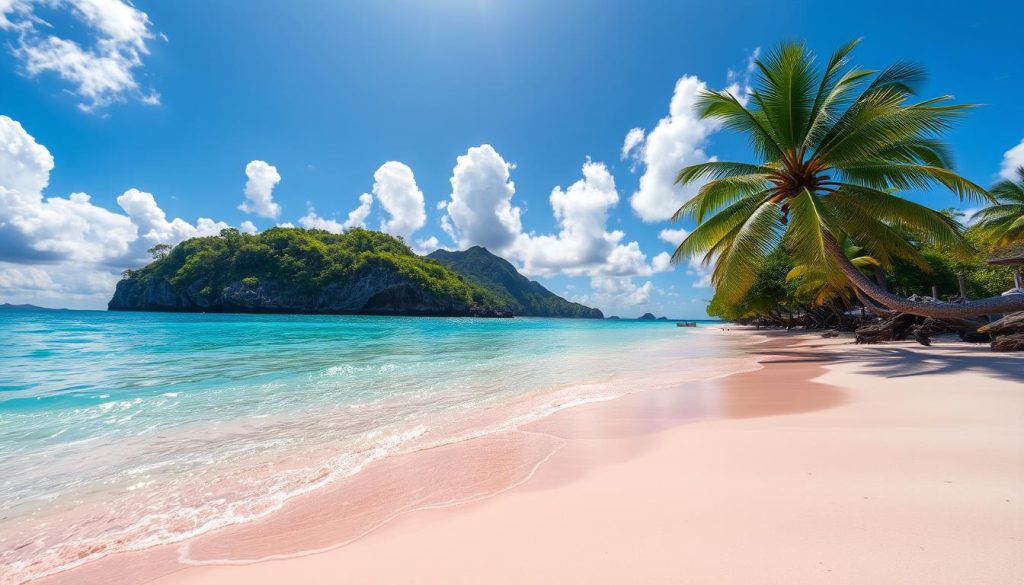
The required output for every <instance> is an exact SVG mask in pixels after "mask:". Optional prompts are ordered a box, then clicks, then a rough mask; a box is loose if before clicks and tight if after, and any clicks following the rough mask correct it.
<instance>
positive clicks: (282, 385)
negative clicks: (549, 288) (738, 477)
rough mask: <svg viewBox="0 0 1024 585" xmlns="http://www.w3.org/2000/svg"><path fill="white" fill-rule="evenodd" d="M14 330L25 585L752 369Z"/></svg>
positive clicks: (705, 353)
mask: <svg viewBox="0 0 1024 585" xmlns="http://www.w3.org/2000/svg"><path fill="white" fill-rule="evenodd" d="M0 331H3V332H4V333H3V337H4V343H2V344H0V371H3V372H4V374H3V377H2V378H0V469H2V470H5V472H4V473H3V474H2V477H3V479H0V502H3V504H0V562H2V566H3V567H5V569H3V571H11V573H10V575H9V576H10V577H11V578H12V579H15V580H23V579H25V578H31V577H37V576H41V575H44V574H48V573H52V572H55V571H57V570H61V569H63V568H67V567H68V566H70V565H72V564H80V563H82V562H86V561H88V560H92V559H94V558H99V557H100V556H104V555H106V554H110V553H111V552H116V551H119V550H138V549H140V548H146V547H149V546H154V545H157V544H163V543H167V542H174V541H180V540H183V539H185V538H188V537H190V536H194V535H196V534H200V533H203V532H206V531H209V530H212V529H215V528H218V527H221V526H226V525H229V524H233V523H237V522H245V521H249V520H252V519H255V518H259V517H262V516H265V515H266V514H268V513H270V512H272V511H274V510H276V509H278V508H280V506H281V505H283V503H284V502H285V501H287V500H288V499H289V498H291V497H294V496H296V495H298V494H301V493H307V492H309V491H311V490H315V489H317V488H319V487H321V486H323V485H325V484H327V483H330V482H331V481H333V480H336V479H338V478H341V477H346V476H349V475H351V474H353V473H357V472H358V471H359V470H360V469H362V468H363V467H364V466H365V465H366V464H367V463H369V462H371V461H374V460H377V459H380V458H382V457H386V456H388V455H391V454H395V453H401V452H408V451H409V450H416V449H421V448H425V447H427V446H431V445H438V444H445V443H448V442H452V441H457V440H464V439H465V438H468V437H471V436H480V435H481V434H486V433H491V432H495V431H496V430H500V429H507V428H512V427H514V426H516V425H519V424H522V423H524V422H527V421H529V420H533V419H535V418H538V417H541V416H545V415H546V414H548V413H550V412H553V411H555V410H559V409H561V408H566V407H569V406H572V405H574V404H580V403H585V402H589V401H593V400H605V399H610V398H614V397H616V396H619V395H622V394H625V393H629V392H631V391H634V390H636V389H638V388H636V387H634V384H635V383H637V382H636V381H637V380H640V379H643V378H650V376H649V374H650V371H651V370H652V369H654V370H655V371H658V369H659V368H661V369H664V368H666V367H667V368H672V369H675V370H679V371H683V372H687V373H688V374H689V375H691V376H692V377H695V378H699V377H710V376H714V375H719V374H722V373H728V372H731V371H733V370H735V369H736V368H737V367H738V365H739V364H738V363H737V360H736V358H735V357H734V356H730V355H727V354H728V352H727V351H724V349H723V347H721V346H720V344H719V343H718V342H716V341H713V340H711V338H712V337H713V336H693V335H688V333H690V332H689V331H688V330H687V329H686V328H677V327H675V326H674V325H673V324H672V323H665V322H637V321H590V320H586V321H584V320H580V321H577V320H554V319H522V318H520V319H513V320H489V319H458V318H450V319H449V318H403V317H338V316H287V315H186V314H151V313H145V314H142V313H106V312H53V313H51V312H32V311H10V312H6V313H2V314H0ZM697 339H700V341H699V342H696V340H697ZM115 511H116V512H115ZM5 580H6V579H5Z"/></svg>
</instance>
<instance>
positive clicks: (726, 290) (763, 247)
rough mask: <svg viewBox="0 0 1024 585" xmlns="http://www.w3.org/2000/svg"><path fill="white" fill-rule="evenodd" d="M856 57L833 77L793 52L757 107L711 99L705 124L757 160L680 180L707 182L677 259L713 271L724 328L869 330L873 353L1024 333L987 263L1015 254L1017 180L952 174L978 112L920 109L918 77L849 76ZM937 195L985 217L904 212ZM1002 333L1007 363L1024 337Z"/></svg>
mask: <svg viewBox="0 0 1024 585" xmlns="http://www.w3.org/2000/svg"><path fill="white" fill-rule="evenodd" d="M857 43H858V41H853V42H850V43H848V44H846V45H844V46H842V47H840V48H838V49H837V50H836V51H834V52H833V53H832V54H831V55H830V57H829V58H828V59H827V61H825V62H824V63H819V61H818V60H817V57H816V56H815V55H814V54H813V53H812V52H811V51H810V50H808V49H807V47H805V46H804V45H802V44H799V43H784V44H782V45H780V46H779V47H778V48H777V49H775V50H773V51H771V52H769V53H767V54H766V55H765V56H764V57H762V58H760V59H758V60H757V61H756V63H755V66H756V69H755V74H756V81H755V83H754V89H753V90H751V91H750V92H749V94H747V95H735V94H733V93H731V92H729V91H720V92H716V91H710V90H706V91H704V92H703V93H702V95H701V96H700V99H699V101H698V106H697V107H698V110H699V114H700V115H701V116H702V117H704V118H710V119H715V120H718V121H719V122H720V123H722V124H723V125H724V126H725V127H726V128H727V129H731V130H734V131H737V132H740V133H742V134H744V135H745V136H746V137H747V139H748V143H749V145H750V147H751V150H752V152H753V155H754V161H753V162H727V161H710V162H706V163H702V164H697V165H692V166H689V167H686V168H684V169H682V170H681V171H680V172H679V175H678V177H677V183H679V184H683V185H685V184H688V183H693V182H697V181H706V182H704V183H703V185H702V186H701V187H700V189H699V191H698V192H697V194H696V195H695V196H694V197H693V198H692V199H691V200H689V201H688V202H687V203H685V204H684V205H683V206H682V207H681V208H680V209H679V210H678V211H677V213H676V214H675V216H674V219H676V220H678V219H682V218H693V219H695V220H696V222H697V224H698V225H697V228H696V229H694V230H693V232H691V233H690V234H689V235H688V236H687V237H686V238H685V239H684V240H683V242H682V243H681V244H680V245H679V247H678V248H677V249H676V251H675V254H674V255H673V259H674V260H675V261H677V262H679V261H683V260H686V259H689V258H693V257H697V258H700V259H701V260H702V261H703V262H704V263H705V264H706V265H710V266H711V267H712V282H713V284H714V286H715V295H714V298H713V299H711V303H710V306H709V313H711V314H713V315H716V316H720V317H722V318H725V319H730V320H740V321H747V322H754V323H758V324H766V325H780V326H787V327H792V326H794V325H801V326H806V327H819V328H826V327H833V328H846V327H849V328H853V327H856V326H857V325H862V326H863V331H864V333H863V335H862V336H859V337H860V338H861V339H863V340H865V341H876V340H880V339H886V338H898V337H900V336H905V335H906V334H907V333H908V332H916V335H917V337H918V339H919V340H921V341H922V342H923V343H927V342H928V338H929V335H930V334H934V333H939V332H943V331H952V330H956V331H960V332H961V333H962V334H963V335H964V336H965V337H972V332H974V333H975V334H976V333H977V332H978V330H979V329H980V330H982V333H985V332H986V329H988V330H992V329H993V326H992V325H989V324H988V321H989V318H990V317H991V316H998V315H1007V317H1005V319H1008V320H1010V321H1012V322H1017V321H1024V319H1021V318H1020V316H1019V315H1021V314H1022V313H1021V312H1024V291H1017V292H1011V293H1009V294H1002V292H1003V291H1005V290H1006V289H1007V288H1009V287H1010V286H1011V283H1013V275H1012V273H1011V270H1010V268H1007V267H1005V266H994V265H990V264H987V263H986V260H990V261H991V257H992V256H996V257H997V258H998V257H1001V258H1002V260H1001V263H1002V264H1012V262H1013V256H1014V255H1015V254H1018V255H1020V252H1019V248H1020V247H1021V241H1022V238H1024V169H1021V170H1020V171H1018V177H1017V179H1018V180H1016V181H1014V180H1006V181H1002V182H1000V183H999V184H997V185H995V186H993V187H991V189H987V188H985V187H982V186H980V185H978V184H976V183H974V182H972V181H970V180H969V179H966V178H964V177H962V176H960V175H959V174H957V173H956V172H955V171H954V167H953V157H952V153H951V151H950V148H949V147H948V145H947V144H946V143H945V142H944V141H943V140H942V136H943V135H944V134H945V133H946V132H947V131H948V130H949V129H950V128H951V127H952V125H953V124H954V123H955V122H956V121H957V120H959V119H960V118H962V117H963V116H964V115H965V114H966V113H967V112H968V111H969V110H970V109H971V108H972V107H973V106H972V105H970V104H958V103H954V102H953V101H952V98H951V97H950V96H938V97H934V98H919V97H917V93H918V89H919V88H920V86H921V85H922V83H923V81H924V79H925V72H924V71H923V70H922V69H921V68H920V67H918V66H916V65H913V64H909V63H897V64H895V65H892V66H890V67H888V68H886V69H883V70H871V69H862V68H859V67H857V66H855V65H852V64H851V62H850V55H851V53H852V51H853V50H854V48H855V47H856V45H857ZM931 188H940V189H943V190H947V191H949V192H951V193H952V194H953V195H955V196H956V197H958V198H959V199H960V200H961V201H964V202H971V203H974V204H984V205H987V206H988V207H986V208H985V209H984V210H982V211H981V212H980V213H979V214H978V218H977V219H978V222H977V223H976V224H974V225H972V226H970V227H967V226H965V225H964V223H963V222H962V221H961V218H960V217H959V216H958V214H957V213H955V212H953V211H949V210H947V211H939V210H935V209H931V208H929V207H926V206H924V205H920V204H918V203H915V202H913V201H911V200H909V199H907V198H905V197H903V193H906V192H908V191H910V190H923V189H931ZM1018 286H1019V284H1018ZM1015 313H1016V314H1017V315H1015ZM872 318H877V319H882V320H883V322H882V323H881V324H879V323H874V324H872V323H868V321H870V320H871V319H872ZM872 328H874V329H872ZM995 329H999V327H995ZM1008 334H1009V335H1010V336H1011V337H1012V338H1011V339H1009V343H1006V342H1004V343H1003V344H1002V345H1001V346H1000V349H1014V348H1017V349H1024V329H1022V330H1020V331H1016V330H1014V329H1013V328H1011V330H1010V331H1009V332H1008ZM994 348H995V346H994Z"/></svg>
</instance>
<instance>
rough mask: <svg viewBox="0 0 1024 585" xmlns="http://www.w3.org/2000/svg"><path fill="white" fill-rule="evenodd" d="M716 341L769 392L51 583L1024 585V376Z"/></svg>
mask: <svg viewBox="0 0 1024 585" xmlns="http://www.w3.org/2000/svg"><path fill="white" fill-rule="evenodd" d="M707 334H715V335H729V336H745V337H746V338H747V339H748V341H749V343H747V344H745V351H747V352H749V354H750V355H751V356H754V357H756V358H757V360H758V361H759V362H760V366H761V367H760V369H758V370H756V371H750V372H746V373H738V374H735V375H732V376H728V377H724V378H719V379H715V380H708V381H703V382H696V383H692V384H688V385H686V386H685V388H676V389H662V390H651V391H646V392H637V393H634V394H630V395H627V396H625V397H622V398H619V399H616V400H609V401H603V402H597V403H590V404H585V405H582V406H578V407H574V408H570V409H566V410H562V411H560V412H557V413H555V414H552V415H550V416H548V417H546V418H543V419H541V420H538V421H534V422H530V423H527V424H524V425H522V426H520V427H518V428H516V429H512V430H509V431H507V432H503V433H498V434H493V435H489V436H486V437H481V438H476V439H471V440H467V441H462V442H459V443H455V444H451V445H446V446H443V447H439V448H436V449H428V450H426V451H421V452H417V453H413V454H409V455H407V456H397V457H392V458H388V459H385V460H383V461H380V462H377V463H376V464H374V465H372V466H370V467H368V468H367V469H366V470H365V471H364V472H363V473H361V474H359V475H358V476H357V477H358V479H353V480H352V481H350V482H341V483H339V484H335V485H332V486H331V487H329V488H328V489H325V490H324V491H322V492H318V493H314V494H310V495H309V496H308V497H303V498H297V499H296V500H294V501H292V502H289V503H288V504H287V505H286V506H285V507H284V509H282V510H281V511H280V512H278V513H275V514H273V515H271V516H270V517H268V518H266V519H264V520H260V521H257V522H253V523H249V524H244V525H238V526H233V527H228V528H225V529H221V530H217V531H213V532H210V533H207V534H205V535H202V536H200V537H199V538H196V539H193V540H191V541H188V542H185V543H183V544H178V545H173V546H162V547H157V548H153V549H148V550H145V551H139V552H134V553H126V554H117V555H111V556H109V557H106V558H104V559H101V560H99V561H97V562H93V563H88V564H86V565H83V566H81V567H79V568H76V569H73V570H71V571H68V572H65V573H60V574H57V575H54V576H52V577H50V578H47V579H44V580H42V581H41V582H46V583H139V582H153V583H159V584H161V585H199V584H214V583H217V584H222V583H247V584H253V583H255V584H263V583H265V584H271V583H275V584H276V583H485V582H486V583H624V582H632V583H693V584H698V583H708V584H730V583H736V584H746V583H788V584H793V583H807V584H811V583H815V584H817V583H874V584H885V583H893V584H897V583H898V584H905V583H931V584H944V583H949V584H964V583H985V584H989V585H998V584H1004V583H1005V584H1007V585H1010V584H1018V583H1021V582H1024V498H1022V497H1021V494H1024V384H1022V381H1024V359H1022V358H1021V357H1020V356H1010V355H993V354H991V353H989V352H988V351H987V348H984V347H976V346H969V345H966V344H961V343H952V342H948V343H939V344H937V345H936V346H935V347H932V348H923V347H920V346H917V345H916V344H912V343H891V344H886V345H881V346H856V345H853V344H852V342H851V341H850V340H849V339H842V338H840V339H830V340H823V339H821V338H818V337H816V336H811V335H796V334H792V335H790V334H781V333H768V334H761V335H755V334H753V333H752V332H750V331H748V330H742V329H738V328H726V329H725V330H719V331H716V332H708V333H707ZM765 335H766V336H767V340H765V337H764V336H765Z"/></svg>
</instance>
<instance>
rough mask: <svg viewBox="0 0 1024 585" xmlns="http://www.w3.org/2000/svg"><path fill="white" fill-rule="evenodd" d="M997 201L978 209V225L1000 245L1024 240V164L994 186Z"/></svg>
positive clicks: (993, 192) (990, 239) (986, 235)
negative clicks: (1010, 176)
mask: <svg viewBox="0 0 1024 585" xmlns="http://www.w3.org/2000/svg"><path fill="white" fill-rule="evenodd" d="M990 191H991V193H992V196H993V197H995V199H996V202H995V203H993V204H992V205H990V206H988V207H986V208H984V209H982V210H981V211H979V212H978V214H977V216H976V219H977V220H978V223H977V228H978V230H979V232H980V233H981V234H982V235H983V236H984V237H985V239H987V240H989V241H990V242H992V243H994V244H995V245H997V246H1005V245H1007V244H1011V243H1014V242H1024V167H1018V168H1017V169H1016V171H1014V178H1012V179H1004V180H1002V181H999V182H998V183H996V184H995V185H993V186H992V188H991V190H990Z"/></svg>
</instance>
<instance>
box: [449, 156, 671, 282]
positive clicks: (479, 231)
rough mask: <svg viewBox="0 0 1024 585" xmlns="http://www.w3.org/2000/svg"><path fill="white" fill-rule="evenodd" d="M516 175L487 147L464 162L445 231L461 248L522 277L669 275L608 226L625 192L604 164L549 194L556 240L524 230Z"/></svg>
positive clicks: (589, 168)
mask: <svg viewBox="0 0 1024 585" xmlns="http://www.w3.org/2000/svg"><path fill="white" fill-rule="evenodd" d="M512 169H513V166H512V165H510V164H509V163H507V162H505V160H504V159H503V158H502V157H501V155H500V154H498V152H497V151H495V150H494V148H493V147H492V146H490V145H487V144H485V145H482V146H479V147H473V148H470V149H469V151H468V152H467V153H466V155H464V156H460V157H459V158H458V161H457V163H456V165H455V169H454V172H453V176H452V179H451V182H452V195H451V199H450V200H449V202H448V205H447V206H446V211H447V213H446V214H445V215H444V216H443V217H442V219H441V225H442V228H444V230H445V231H446V232H447V233H448V234H449V235H450V236H451V237H452V239H453V240H454V241H455V243H456V245H457V246H458V247H459V248H461V249H465V248H468V247H470V246H484V247H486V248H487V249H489V250H490V251H492V252H494V253H496V254H500V255H502V256H504V257H506V258H507V259H509V260H511V261H512V262H514V263H516V264H518V266H519V268H520V269H521V270H522V271H523V272H525V273H527V274H536V275H542V276H553V275H556V274H564V275H570V276H595V275H602V276H634V275H649V274H653V273H654V272H658V271H663V270H667V269H668V266H667V264H666V263H665V262H663V261H659V263H658V264H657V265H656V266H655V265H652V264H649V263H648V261H647V256H646V255H645V254H644V253H643V251H641V249H640V244H639V243H637V242H635V241H629V242H626V241H624V239H625V232H623V231H621V230H611V229H609V228H608V219H609V214H610V212H611V211H612V210H613V209H614V208H615V207H616V206H617V205H618V203H619V193H618V190H617V188H616V186H615V179H614V177H612V175H611V173H610V172H609V171H608V168H607V167H606V166H605V165H604V164H603V163H599V162H593V161H591V160H589V159H588V160H587V161H586V162H585V163H584V164H583V168H582V174H583V178H582V179H580V180H577V181H576V182H575V183H573V184H572V185H570V186H569V187H568V188H566V189H563V188H562V187H555V188H554V189H553V190H552V191H551V195H550V197H549V202H550V203H551V210H552V213H553V215H554V218H555V220H556V222H557V224H558V228H559V231H558V232H557V233H554V234H536V233H533V232H530V233H526V232H524V231H523V226H522V219H521V214H522V212H521V209H520V208H519V207H517V206H516V205H515V204H514V202H513V196H514V195H515V184H514V183H513V182H512V180H511V178H510V171H511V170H512Z"/></svg>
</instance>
